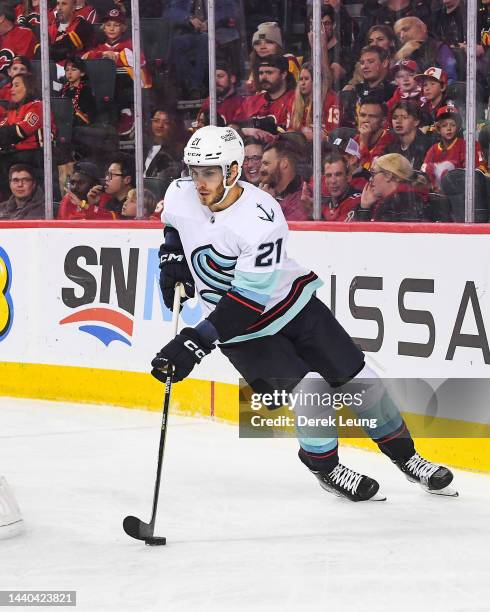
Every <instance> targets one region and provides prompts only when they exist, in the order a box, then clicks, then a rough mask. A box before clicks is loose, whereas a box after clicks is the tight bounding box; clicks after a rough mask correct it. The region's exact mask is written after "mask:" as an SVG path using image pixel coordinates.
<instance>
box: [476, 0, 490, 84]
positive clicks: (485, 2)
mask: <svg viewBox="0 0 490 612" xmlns="http://www.w3.org/2000/svg"><path fill="white" fill-rule="evenodd" d="M477 36H478V37H479V42H480V44H478V45H477V47H476V57H477V60H476V61H477V66H478V76H479V81H480V82H482V84H483V86H484V87H485V95H487V96H488V95H490V0H481V2H480V6H479V9H478V30H477ZM477 42H478V41H477Z"/></svg>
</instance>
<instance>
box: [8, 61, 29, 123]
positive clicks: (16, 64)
mask: <svg viewBox="0 0 490 612" xmlns="http://www.w3.org/2000/svg"><path fill="white" fill-rule="evenodd" d="M26 72H32V64H31V62H30V61H29V60H28V59H27V57H22V56H21V55H17V56H15V57H14V59H13V60H12V63H11V64H10V66H9V67H8V68H7V74H8V76H9V79H10V80H9V82H8V83H7V84H6V85H4V86H3V87H2V88H1V89H0V100H6V101H7V102H10V94H11V93H12V79H13V78H14V76H17V75H18V74H25V73H26ZM2 111H3V107H2ZM1 115H2V116H3V115H4V112H2V113H1Z"/></svg>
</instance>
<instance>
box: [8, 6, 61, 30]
mask: <svg viewBox="0 0 490 612" xmlns="http://www.w3.org/2000/svg"><path fill="white" fill-rule="evenodd" d="M40 4H41V3H40V0H23V2H20V3H19V4H18V5H17V6H16V7H15V23H16V24H17V25H18V26H21V27H22V28H29V29H30V30H32V31H33V32H34V35H35V37H36V38H37V39H39V29H40V27H41V19H40V17H39V7H40ZM53 21H54V12H53V11H52V10H51V11H49V12H48V22H49V23H52V22H53Z"/></svg>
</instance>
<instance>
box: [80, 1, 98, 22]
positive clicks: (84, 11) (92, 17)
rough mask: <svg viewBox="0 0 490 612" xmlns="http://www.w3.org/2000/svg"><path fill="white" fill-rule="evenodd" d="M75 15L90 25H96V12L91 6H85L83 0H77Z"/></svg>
mask: <svg viewBox="0 0 490 612" xmlns="http://www.w3.org/2000/svg"><path fill="white" fill-rule="evenodd" d="M75 13H76V14H77V15H79V16H80V17H83V18H84V19H85V20H86V21H88V22H89V23H91V24H94V23H96V22H97V20H98V19H97V11H96V10H95V9H94V7H93V6H90V4H86V2H85V0H77V2H76V4H75Z"/></svg>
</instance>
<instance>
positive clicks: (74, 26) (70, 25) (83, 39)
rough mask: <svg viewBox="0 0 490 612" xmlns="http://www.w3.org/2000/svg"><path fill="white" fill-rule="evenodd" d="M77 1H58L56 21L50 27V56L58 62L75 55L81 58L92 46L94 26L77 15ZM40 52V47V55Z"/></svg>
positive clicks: (38, 48) (38, 50)
mask: <svg viewBox="0 0 490 612" xmlns="http://www.w3.org/2000/svg"><path fill="white" fill-rule="evenodd" d="M75 1H76V0H56V11H55V20H54V22H53V23H51V24H50V25H49V27H48V33H49V55H50V58H51V59H52V60H54V61H57V62H59V61H61V60H65V59H66V58H67V57H71V56H74V55H78V56H80V55H81V54H82V53H83V52H84V51H85V50H86V49H89V48H90V45H91V44H92V39H93V28H92V24H90V23H89V22H88V21H87V20H86V19H84V18H83V17H81V16H80V15H77V13H76V9H75ZM40 52H41V50H40V45H38V47H37V53H38V55H40Z"/></svg>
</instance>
